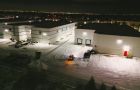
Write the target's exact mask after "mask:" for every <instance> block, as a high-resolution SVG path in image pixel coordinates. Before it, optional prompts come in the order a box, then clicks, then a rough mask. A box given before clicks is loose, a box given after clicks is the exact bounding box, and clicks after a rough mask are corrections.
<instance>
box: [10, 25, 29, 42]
mask: <svg viewBox="0 0 140 90" xmlns="http://www.w3.org/2000/svg"><path fill="white" fill-rule="evenodd" d="M13 33H14V37H15V39H16V40H18V41H22V40H25V41H26V40H27V39H31V26H28V25H22V26H15V27H14V32H13Z"/></svg>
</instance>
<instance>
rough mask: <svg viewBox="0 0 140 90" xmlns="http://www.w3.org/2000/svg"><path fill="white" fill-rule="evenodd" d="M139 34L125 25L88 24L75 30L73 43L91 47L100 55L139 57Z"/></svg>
mask: <svg viewBox="0 0 140 90" xmlns="http://www.w3.org/2000/svg"><path fill="white" fill-rule="evenodd" d="M139 41H140V32H138V31H136V30H133V28H131V27H129V26H127V25H119V24H106V23H102V24H101V23H89V24H83V25H80V26H78V28H77V29H76V30H75V43H76V44H84V45H85V44H88V45H91V46H93V48H95V49H96V50H97V51H98V52H100V53H108V54H118V55H123V54H124V52H125V51H129V54H131V55H134V56H140V53H139V51H140V46H139V45H140V42H139Z"/></svg>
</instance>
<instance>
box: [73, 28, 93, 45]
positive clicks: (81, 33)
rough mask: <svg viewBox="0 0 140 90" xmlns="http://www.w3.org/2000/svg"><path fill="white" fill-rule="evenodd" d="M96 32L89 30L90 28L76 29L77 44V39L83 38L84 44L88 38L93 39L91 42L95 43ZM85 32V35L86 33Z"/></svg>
mask: <svg viewBox="0 0 140 90" xmlns="http://www.w3.org/2000/svg"><path fill="white" fill-rule="evenodd" d="M94 32H95V30H88V29H76V30H75V43H76V44H77V39H78V38H80V39H82V40H83V41H82V44H83V45H85V42H86V39H89V40H91V44H92V45H93V43H94ZM84 33H85V35H84Z"/></svg>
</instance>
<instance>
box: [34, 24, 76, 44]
mask: <svg viewBox="0 0 140 90" xmlns="http://www.w3.org/2000/svg"><path fill="white" fill-rule="evenodd" d="M74 29H75V23H72V24H66V25H62V26H58V27H54V28H38V27H32V33H31V36H32V39H33V41H37V42H41V43H55V42H61V41H64V40H65V39H67V38H68V37H69V36H70V34H73V33H74ZM43 33H45V34H46V35H43Z"/></svg>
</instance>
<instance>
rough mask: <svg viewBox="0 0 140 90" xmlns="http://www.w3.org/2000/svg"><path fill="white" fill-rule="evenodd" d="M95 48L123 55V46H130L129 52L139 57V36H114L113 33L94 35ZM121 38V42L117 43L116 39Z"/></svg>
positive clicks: (103, 51)
mask: <svg viewBox="0 0 140 90" xmlns="http://www.w3.org/2000/svg"><path fill="white" fill-rule="evenodd" d="M94 38H95V44H96V46H97V47H96V49H97V50H98V51H99V52H102V53H109V54H118V55H123V46H124V45H128V46H130V53H132V54H133V55H134V56H139V57H140V37H129V36H115V35H104V34H96V33H95V35H94ZM118 39H120V40H122V41H123V42H122V44H117V42H116V41H117V40H118Z"/></svg>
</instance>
